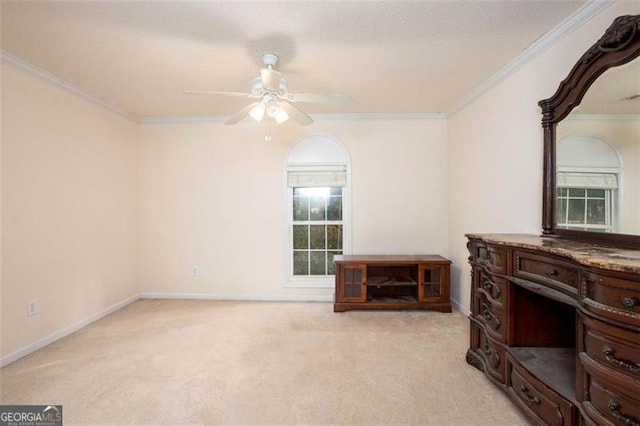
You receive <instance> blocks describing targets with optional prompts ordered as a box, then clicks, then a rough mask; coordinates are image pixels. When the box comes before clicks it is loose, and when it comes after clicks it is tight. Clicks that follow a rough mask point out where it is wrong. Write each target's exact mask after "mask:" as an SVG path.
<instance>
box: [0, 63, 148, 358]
mask: <svg viewBox="0 0 640 426" xmlns="http://www.w3.org/2000/svg"><path fill="white" fill-rule="evenodd" d="M2 105H3V109H2V247H3V249H4V250H3V253H2V283H3V286H2V325H3V327H2V356H3V357H6V356H8V355H10V354H12V353H14V352H15V351H18V350H21V349H22V348H24V347H26V346H28V345H33V344H34V343H35V342H39V341H42V340H43V339H46V338H47V337H49V336H51V335H54V334H55V333H58V332H60V330H64V329H66V328H69V327H71V326H73V325H74V324H76V323H78V322H81V321H84V320H86V319H87V318H90V317H91V316H93V315H96V314H99V313H101V312H104V311H105V310H106V309H108V308H109V307H111V306H112V305H114V304H117V303H119V302H122V301H123V300H125V299H126V298H128V297H131V296H133V295H136V294H137V293H138V291H137V286H136V263H137V257H138V256H137V250H138V247H137V234H138V230H137V203H138V194H137V190H138V188H137V167H138V164H137V145H136V140H137V135H138V125H137V123H135V122H131V121H128V120H126V119H124V118H121V117H119V116H116V115H114V114H112V113H110V112H107V111H105V110H104V109H103V108H100V107H97V106H95V105H93V104H91V103H89V102H87V101H86V100H83V99H80V98H78V97H77V96H75V95H72V94H70V93H69V92H67V91H65V90H61V89H59V88H57V87H56V86H53V85H52V84H50V83H48V82H46V81H44V80H42V79H40V78H37V77H34V76H32V75H31V74H27V73H25V72H24V71H21V70H18V69H16V68H13V67H12V66H11V65H7V64H5V63H3V64H2ZM29 300H36V303H37V314H36V315H34V316H30V317H27V308H26V306H27V302H28V301H29Z"/></svg>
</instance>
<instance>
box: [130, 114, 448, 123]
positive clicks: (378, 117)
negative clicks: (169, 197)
mask: <svg viewBox="0 0 640 426" xmlns="http://www.w3.org/2000/svg"><path fill="white" fill-rule="evenodd" d="M309 116H310V117H311V118H313V120H314V121H319V122H321V121H347V120H352V121H366V120H372V121H391V120H418V121H425V120H433V121H438V120H446V119H447V116H446V115H445V114H440V113H394V114H391V113H388V114H387V113H346V114H309ZM228 119H229V116H211V117H191V116H185V117H146V118H140V120H139V122H140V124H175V123H224V122H225V121H227V120H228Z"/></svg>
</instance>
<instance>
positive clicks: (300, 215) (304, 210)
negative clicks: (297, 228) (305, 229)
mask: <svg viewBox="0 0 640 426" xmlns="http://www.w3.org/2000/svg"><path fill="white" fill-rule="evenodd" d="M296 189H298V188H294V191H295V190H296ZM293 220H309V197H293Z"/></svg>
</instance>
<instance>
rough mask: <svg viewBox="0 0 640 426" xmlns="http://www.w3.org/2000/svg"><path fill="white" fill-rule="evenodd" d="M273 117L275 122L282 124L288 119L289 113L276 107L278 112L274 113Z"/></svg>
mask: <svg viewBox="0 0 640 426" xmlns="http://www.w3.org/2000/svg"><path fill="white" fill-rule="evenodd" d="M273 119H274V120H276V123H278V124H282V123H284V122H285V121H287V120H288V119H289V114H287V112H286V111H285V110H283V109H282V108H280V107H278V112H276V113H275V115H274V116H273Z"/></svg>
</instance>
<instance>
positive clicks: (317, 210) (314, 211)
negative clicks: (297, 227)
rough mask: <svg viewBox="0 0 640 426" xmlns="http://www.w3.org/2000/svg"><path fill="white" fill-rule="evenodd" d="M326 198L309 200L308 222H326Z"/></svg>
mask: <svg viewBox="0 0 640 426" xmlns="http://www.w3.org/2000/svg"><path fill="white" fill-rule="evenodd" d="M326 200H327V198H326V197H313V198H312V199H311V203H310V205H311V207H310V211H309V213H310V215H309V218H310V220H326V207H325V204H326Z"/></svg>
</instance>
